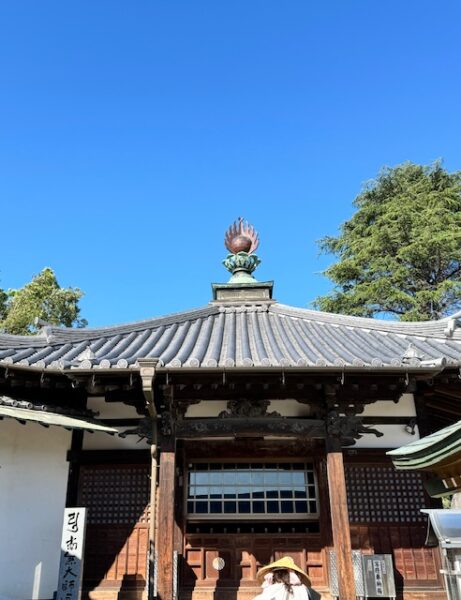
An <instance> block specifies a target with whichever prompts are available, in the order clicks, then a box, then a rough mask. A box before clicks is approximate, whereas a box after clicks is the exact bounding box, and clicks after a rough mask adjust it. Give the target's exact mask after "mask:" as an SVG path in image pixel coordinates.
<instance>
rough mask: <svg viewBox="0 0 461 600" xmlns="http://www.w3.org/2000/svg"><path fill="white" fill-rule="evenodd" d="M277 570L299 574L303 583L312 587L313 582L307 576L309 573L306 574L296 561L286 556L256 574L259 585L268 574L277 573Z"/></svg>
mask: <svg viewBox="0 0 461 600" xmlns="http://www.w3.org/2000/svg"><path fill="white" fill-rule="evenodd" d="M277 569H290V571H294V572H295V573H297V574H298V575H299V578H300V579H301V581H302V582H303V583H304V584H305V585H307V586H308V587H310V585H311V580H310V579H309V576H308V575H307V573H304V571H303V570H302V569H300V568H299V567H298V566H297V565H296V564H295V561H294V560H293V559H292V558H291V556H284V557H283V558H279V560H276V561H275V562H273V563H271V564H270V565H266V566H265V567H261V568H260V569H259V571H258V572H257V573H256V579H257V580H258V582H259V583H262V581H263V579H264V575H267V573H270V572H271V571H275V570H277Z"/></svg>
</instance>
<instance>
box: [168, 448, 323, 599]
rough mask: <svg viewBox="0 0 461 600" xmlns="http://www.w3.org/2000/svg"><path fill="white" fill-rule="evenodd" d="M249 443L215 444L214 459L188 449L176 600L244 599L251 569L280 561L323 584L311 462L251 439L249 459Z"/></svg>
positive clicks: (250, 588) (251, 587)
mask: <svg viewBox="0 0 461 600" xmlns="http://www.w3.org/2000/svg"><path fill="white" fill-rule="evenodd" d="M249 444H250V440H244V441H241V442H240V443H239V441H229V442H228V444H227V446H226V445H225V444H223V442H217V443H216V444H215V445H214V446H213V452H212V453H211V455H213V460H211V459H210V454H208V453H207V454H208V457H204V456H203V454H204V447H203V445H202V446H200V447H199V446H198V445H196V444H194V445H193V446H192V445H191V446H188V447H187V451H186V452H185V456H187V457H188V458H187V460H186V462H185V463H184V467H183V473H184V477H183V482H184V485H183V488H184V489H183V494H184V501H183V514H184V545H183V564H182V569H181V579H180V596H181V598H190V597H193V598H196V599H203V600H205V599H206V598H213V597H215V594H216V593H217V592H218V591H219V595H220V597H221V596H223V597H224V598H226V599H228V600H232V599H235V598H239V599H242V600H243V599H247V598H248V599H249V598H251V597H253V596H254V595H256V594H257V593H259V585H258V583H257V581H256V573H257V571H258V569H259V568H260V567H261V566H262V565H264V564H267V563H268V562H271V561H272V560H276V559H278V558H281V557H282V556H285V555H290V556H292V557H293V559H294V560H295V562H296V563H297V564H298V565H299V566H301V567H302V568H303V569H305V570H306V572H308V573H309V575H310V577H311V579H312V580H313V581H314V582H315V585H316V586H320V587H325V585H326V571H325V565H326V560H325V558H326V557H325V556H324V550H323V549H322V548H323V547H324V544H323V540H322V532H321V509H320V505H321V502H320V496H321V495H322V494H321V491H320V489H319V477H318V468H319V463H318V460H317V458H316V457H315V456H314V457H313V458H312V457H311V458H309V459H308V458H306V456H308V453H307V452H306V448H305V447H304V448H302V449H301V448H298V452H299V453H298V454H296V453H295V448H294V447H293V444H289V445H288V448H287V447H285V452H283V451H282V448H283V444H281V443H280V441H277V442H275V441H274V442H273V443H272V444H271V443H270V442H268V441H266V442H265V447H264V448H262V447H261V446H262V444H261V442H257V441H255V442H254V443H253V444H254V445H253V448H252V453H251V454H250V453H246V452H245V450H246V449H247V448H248V445H249ZM304 445H305V444H303V446H304ZM224 449H225V450H226V451H225V452H222V451H223V450H224ZM200 455H201V456H200ZM290 455H291V456H290ZM220 456H221V459H220V458H218V457H220ZM230 456H232V457H233V458H230ZM249 456H252V459H251V460H249V458H248V457H249ZM276 457H277V458H276Z"/></svg>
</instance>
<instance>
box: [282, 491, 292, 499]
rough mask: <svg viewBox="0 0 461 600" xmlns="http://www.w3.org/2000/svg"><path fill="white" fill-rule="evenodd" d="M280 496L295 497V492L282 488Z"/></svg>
mask: <svg viewBox="0 0 461 600" xmlns="http://www.w3.org/2000/svg"><path fill="white" fill-rule="evenodd" d="M280 497H281V498H293V492H292V491H291V490H281V492H280Z"/></svg>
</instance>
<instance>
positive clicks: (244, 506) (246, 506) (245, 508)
mask: <svg viewBox="0 0 461 600" xmlns="http://www.w3.org/2000/svg"><path fill="white" fill-rule="evenodd" d="M238 505H239V513H249V512H250V503H249V502H239V503H238Z"/></svg>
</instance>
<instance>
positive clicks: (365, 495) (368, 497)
mask: <svg viewBox="0 0 461 600" xmlns="http://www.w3.org/2000/svg"><path fill="white" fill-rule="evenodd" d="M345 472H346V486H347V501H348V509H349V520H350V522H351V523H408V524H410V523H421V522H424V521H425V517H424V515H422V514H421V512H420V510H421V508H424V507H425V505H426V502H427V501H426V497H425V494H424V488H423V482H422V478H421V475H420V474H419V473H413V472H406V471H396V470H395V469H394V468H393V467H392V466H387V465H377V466H376V465H375V466H373V465H346V467H345Z"/></svg>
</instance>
